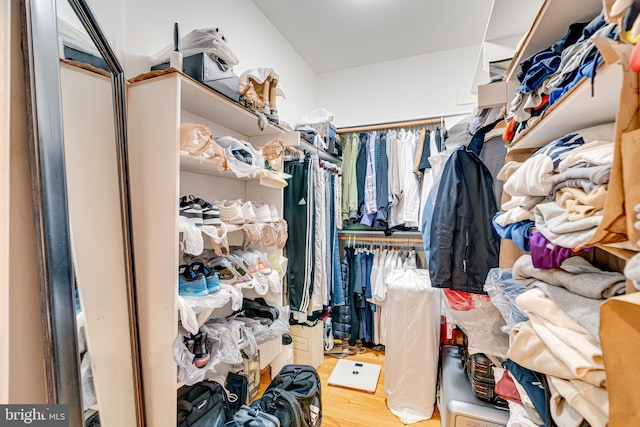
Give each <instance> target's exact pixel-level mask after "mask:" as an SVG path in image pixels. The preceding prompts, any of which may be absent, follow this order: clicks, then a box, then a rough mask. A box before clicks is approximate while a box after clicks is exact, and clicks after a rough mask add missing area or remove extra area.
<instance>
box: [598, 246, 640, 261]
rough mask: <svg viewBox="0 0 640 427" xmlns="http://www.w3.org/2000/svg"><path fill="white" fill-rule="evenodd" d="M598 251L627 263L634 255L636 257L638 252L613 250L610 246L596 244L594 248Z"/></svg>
mask: <svg viewBox="0 0 640 427" xmlns="http://www.w3.org/2000/svg"><path fill="white" fill-rule="evenodd" d="M595 247H596V248H598V249H601V250H603V251H605V252H607V253H610V254H611V255H613V256H615V257H617V258H620V259H622V260H624V261H629V260H630V259H631V258H632V257H633V256H634V255H636V254H637V253H638V252H636V251H631V250H629V249H621V248H615V247H612V246H608V245H603V244H600V243H598V244H596V246H595Z"/></svg>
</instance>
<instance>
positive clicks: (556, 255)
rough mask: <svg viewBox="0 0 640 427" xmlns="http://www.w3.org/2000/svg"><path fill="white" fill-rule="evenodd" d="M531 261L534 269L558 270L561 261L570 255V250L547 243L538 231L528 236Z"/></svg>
mask: <svg viewBox="0 0 640 427" xmlns="http://www.w3.org/2000/svg"><path fill="white" fill-rule="evenodd" d="M529 245H530V247H531V261H532V262H533V266H534V267H536V268H559V267H560V264H562V261H564V260H565V259H567V258H569V257H570V256H571V254H572V252H571V249H570V248H564V247H562V246H557V245H554V244H553V243H551V242H550V241H548V240H547V239H546V238H545V237H544V236H543V235H542V234H541V233H540V232H539V231H534V232H532V233H531V235H530V236H529Z"/></svg>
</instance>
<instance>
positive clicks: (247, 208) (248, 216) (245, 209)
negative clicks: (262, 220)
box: [242, 200, 256, 224]
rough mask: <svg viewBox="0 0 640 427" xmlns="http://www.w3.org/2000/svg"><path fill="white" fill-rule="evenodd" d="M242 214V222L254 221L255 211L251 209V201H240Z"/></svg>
mask: <svg viewBox="0 0 640 427" xmlns="http://www.w3.org/2000/svg"><path fill="white" fill-rule="evenodd" d="M242 215H243V216H244V222H245V223H249V224H253V223H255V222H256V213H255V211H254V210H253V205H252V204H251V201H248V200H247V201H246V202H244V203H242Z"/></svg>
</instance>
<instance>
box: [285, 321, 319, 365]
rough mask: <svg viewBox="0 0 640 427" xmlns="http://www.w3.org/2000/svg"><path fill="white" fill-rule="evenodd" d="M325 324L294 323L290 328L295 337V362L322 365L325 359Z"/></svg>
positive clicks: (292, 336)
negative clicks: (307, 324)
mask: <svg viewBox="0 0 640 427" xmlns="http://www.w3.org/2000/svg"><path fill="white" fill-rule="evenodd" d="M323 332H324V324H323V323H322V322H318V323H316V324H315V325H314V326H306V325H292V326H291V327H290V328H289V333H290V334H291V338H293V362H294V363H297V364H300V365H311V366H313V367H314V368H317V367H318V366H320V365H321V364H322V362H323V360H324V343H323V340H322V338H323Z"/></svg>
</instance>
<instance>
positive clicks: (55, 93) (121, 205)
mask: <svg viewBox="0 0 640 427" xmlns="http://www.w3.org/2000/svg"><path fill="white" fill-rule="evenodd" d="M25 17H26V23H27V26H26V32H25V36H26V39H27V40H28V46H29V49H28V56H27V58H28V65H29V67H28V68H29V78H30V83H31V85H30V90H31V93H30V98H31V103H32V105H31V114H32V121H31V123H30V124H31V126H32V129H31V133H32V138H31V139H32V141H31V145H32V147H31V152H32V182H33V185H32V186H33V189H34V206H35V211H36V212H35V220H36V229H37V230H38V233H39V236H38V244H39V248H38V252H39V253H38V258H39V259H38V261H39V277H40V286H41V296H42V298H41V300H42V303H41V304H42V305H41V307H42V315H43V332H44V334H43V335H44V339H45V353H46V354H45V363H46V371H47V392H48V400H49V402H50V403H65V404H69V411H70V413H69V415H70V420H71V424H70V425H72V426H79V425H97V424H94V423H95V422H96V421H97V420H98V419H99V422H100V424H99V425H102V426H134V425H143V424H144V416H143V411H142V405H141V401H142V396H141V378H140V374H139V363H138V344H137V335H136V323H137V322H136V316H135V295H134V289H135V287H134V285H133V280H134V279H133V278H134V267H133V262H132V259H133V256H132V255H133V254H132V252H133V249H132V242H131V232H130V224H129V214H128V211H129V205H128V204H129V197H128V194H129V193H128V180H127V163H126V126H125V124H126V120H125V111H124V106H125V102H124V79H123V74H122V68H121V66H120V64H119V63H118V61H117V58H116V57H115V55H114V54H113V51H112V49H111V48H110V47H109V45H108V43H107V42H106V38H105V36H104V35H103V33H102V31H101V30H100V28H99V26H98V25H97V22H96V19H95V16H94V15H93V13H92V12H91V10H90V8H89V7H88V5H87V4H86V2H85V1H84V0H68V1H67V0H58V1H57V2H56V1H55V0H45V1H35V0H32V1H29V0H27V1H25Z"/></svg>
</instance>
